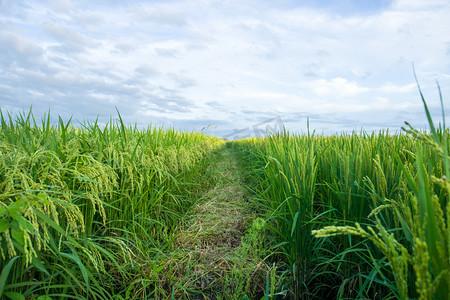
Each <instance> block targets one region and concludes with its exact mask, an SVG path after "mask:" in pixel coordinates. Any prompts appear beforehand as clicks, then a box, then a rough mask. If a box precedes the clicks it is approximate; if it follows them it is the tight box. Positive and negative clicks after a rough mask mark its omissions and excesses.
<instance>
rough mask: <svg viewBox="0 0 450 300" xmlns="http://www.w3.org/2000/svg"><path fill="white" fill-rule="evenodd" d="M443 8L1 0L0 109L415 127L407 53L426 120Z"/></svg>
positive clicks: (415, 0)
mask: <svg viewBox="0 0 450 300" xmlns="http://www.w3.org/2000/svg"><path fill="white" fill-rule="evenodd" d="M449 16H450V1H448V0H428V1H424V0H393V1H388V0H341V1H338V0H317V1H313V0H305V1H301V0H298V1H293V0H265V1H263V0H260V1H257V0H239V1H237V0H236V1H235V0H220V1H219V0H188V1H184V0H166V1H158V0H149V1H144V0H142V1H125V0H98V1H87V0H77V1H71V0H41V1H20V0H0V109H1V110H2V111H3V112H6V111H7V112H10V113H13V114H15V113H18V112H24V111H29V110H30V107H32V111H33V113H34V115H35V117H36V118H38V119H39V118H40V117H42V116H43V115H44V113H46V112H48V111H50V112H51V115H52V116H53V117H54V118H56V116H58V115H59V116H61V117H62V118H63V119H65V120H68V119H69V118H70V117H72V120H73V122H74V124H77V123H78V124H80V123H83V122H86V121H94V120H95V119H96V118H98V120H99V121H100V122H101V123H102V124H105V123H107V122H109V120H110V117H111V116H112V117H113V118H116V117H117V111H116V109H117V110H118V111H119V112H120V114H121V116H122V118H123V119H124V121H125V122H127V123H128V124H137V125H138V126H141V127H147V126H148V125H156V126H164V127H175V128H179V129H182V130H187V131H192V130H197V131H201V130H203V132H206V133H208V134H215V135H217V136H220V137H227V138H230V139H232V138H237V137H243V136H247V135H258V134H264V132H265V133H267V132H269V131H274V130H277V129H279V128H282V127H284V128H286V129H288V130H290V131H296V132H300V133H305V132H306V131H307V126H308V124H309V128H310V130H313V129H314V130H316V132H317V133H318V134H333V133H341V132H352V131H358V132H359V131H360V130H361V129H362V130H365V131H368V132H370V131H372V130H380V129H387V128H389V130H390V131H391V132H396V131H399V130H400V128H401V126H402V125H403V123H404V121H408V122H410V123H411V124H412V125H414V126H416V127H422V128H423V127H425V126H426V118H425V113H424V110H423V105H422V102H421V98H420V94H419V91H418V88H417V84H416V82H415V79H414V72H413V67H412V65H413V64H414V67H415V72H416V74H417V78H418V81H419V83H420V86H421V88H422V90H423V92H424V95H425V98H426V99H427V101H428V105H429V107H430V110H431V112H432V115H433V117H434V118H435V120H436V122H437V121H439V120H441V119H442V117H441V109H440V107H441V106H440V101H439V93H438V89H437V85H436V81H438V82H439V84H440V87H441V90H442V94H443V98H444V102H446V99H450V31H449V29H448V28H450V18H449ZM445 105H447V104H445ZM448 106H449V105H447V107H448Z"/></svg>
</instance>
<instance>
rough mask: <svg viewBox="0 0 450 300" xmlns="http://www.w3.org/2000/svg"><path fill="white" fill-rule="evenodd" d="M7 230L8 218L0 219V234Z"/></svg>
mask: <svg viewBox="0 0 450 300" xmlns="http://www.w3.org/2000/svg"><path fill="white" fill-rule="evenodd" d="M8 228H9V218H4V219H0V233H3V232H5V231H6V230H8Z"/></svg>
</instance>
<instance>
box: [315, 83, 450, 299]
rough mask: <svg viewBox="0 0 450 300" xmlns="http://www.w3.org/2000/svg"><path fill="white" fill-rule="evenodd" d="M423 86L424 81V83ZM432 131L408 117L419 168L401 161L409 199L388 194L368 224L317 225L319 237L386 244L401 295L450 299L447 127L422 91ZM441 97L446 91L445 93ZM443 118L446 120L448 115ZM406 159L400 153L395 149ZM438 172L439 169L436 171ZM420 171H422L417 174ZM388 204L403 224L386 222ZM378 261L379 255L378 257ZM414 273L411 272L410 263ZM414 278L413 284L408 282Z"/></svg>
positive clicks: (385, 247)
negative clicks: (346, 236)
mask: <svg viewBox="0 0 450 300" xmlns="http://www.w3.org/2000/svg"><path fill="white" fill-rule="evenodd" d="M419 91H420V87H419ZM420 94H421V97H422V100H423V104H424V107H425V112H426V115H427V118H428V122H429V125H430V128H431V133H430V134H427V133H423V132H420V131H418V130H416V129H415V128H413V127H412V126H410V125H409V124H408V123H407V125H408V127H409V128H404V130H405V131H406V132H407V133H409V134H410V135H411V136H412V137H414V138H415V139H416V140H417V142H416V150H415V155H414V158H415V162H416V164H415V168H414V169H413V170H411V168H410V166H409V165H408V164H405V165H404V166H402V165H401V166H402V168H401V169H402V172H403V174H404V178H405V181H406V182H407V184H408V187H409V189H410V190H411V191H412V195H411V196H410V197H408V198H406V199H403V200H402V199H399V200H400V201H399V200H387V201H386V202H387V203H388V204H387V205H382V206H378V207H377V208H375V209H374V210H373V211H372V212H371V214H370V215H371V216H374V217H375V219H376V227H375V228H373V227H372V226H369V227H367V230H365V229H363V228H362V227H361V226H360V225H359V224H358V223H356V224H355V226H327V227H324V228H323V229H320V230H315V231H313V235H314V236H316V237H330V236H335V235H341V234H350V235H357V236H360V237H363V238H367V239H368V240H370V241H371V242H372V243H374V244H375V245H376V247H377V248H378V249H379V250H381V252H382V253H383V255H384V256H385V257H386V259H387V260H388V261H389V266H390V268H391V274H392V276H393V278H394V282H395V286H396V294H397V297H398V298H400V299H408V297H409V296H410V295H416V294H417V295H418V297H419V299H448V298H450V290H449V286H448V283H449V282H450V255H449V248H450V247H449V243H450V240H449V238H450V234H449V233H450V231H449V227H448V220H449V211H450V204H449V201H448V197H449V192H450V190H449V188H448V187H449V185H448V183H447V175H448V174H449V172H450V169H449V164H448V142H449V136H448V134H449V133H448V130H447V129H446V128H445V126H444V127H441V128H440V129H439V130H437V129H436V127H435V126H434V124H433V121H432V119H431V116H430V113H429V110H428V107H427V104H426V102H425V99H424V97H423V95H422V92H421V91H420ZM440 98H441V103H442V95H441V97H440ZM443 117H444V121H443V122H444V124H445V115H444V116H443ZM396 158H397V161H399V162H401V158H400V155H399V154H397V155H396ZM430 173H434V174H435V175H431V176H430ZM414 174H417V175H414ZM384 210H391V211H393V212H394V213H395V215H396V217H397V220H398V222H399V225H398V226H392V227H386V225H384V226H383V225H382V224H381V222H380V219H379V217H378V214H379V213H380V212H381V211H384ZM375 263H376V261H375ZM409 268H413V269H414V271H415V273H414V275H413V276H408V269H409ZM409 282H413V284H414V286H411V284H408V283H409Z"/></svg>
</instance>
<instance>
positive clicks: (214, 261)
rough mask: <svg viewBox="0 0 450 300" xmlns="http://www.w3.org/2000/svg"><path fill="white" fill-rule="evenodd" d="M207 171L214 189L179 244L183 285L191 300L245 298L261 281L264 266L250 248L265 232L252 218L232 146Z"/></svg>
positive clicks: (216, 156)
mask: <svg viewBox="0 0 450 300" xmlns="http://www.w3.org/2000/svg"><path fill="white" fill-rule="evenodd" d="M208 172H210V174H211V176H212V179H213V182H214V185H213V186H212V187H211V188H210V189H209V190H208V191H207V192H206V193H205V194H204V196H203V197H202V199H201V201H199V203H198V204H197V205H196V206H195V207H194V208H193V210H192V212H190V213H189V214H188V215H187V216H188V219H186V222H185V223H184V226H183V228H182V230H181V232H180V234H179V235H178V238H177V240H176V242H175V243H176V245H177V246H178V247H179V248H180V251H179V252H180V254H182V255H183V257H179V258H178V259H179V261H178V262H179V263H180V264H181V266H180V267H182V268H184V270H179V271H180V272H184V274H180V275H182V276H183V278H184V280H183V281H182V282H180V284H181V286H183V288H184V292H185V296H186V298H188V299H189V298H190V299H233V298H234V299H242V297H243V296H244V295H247V294H249V293H250V294H251V291H252V290H255V288H256V287H257V284H255V282H259V281H260V279H261V278H258V276H259V275H260V274H259V273H260V272H258V271H259V270H261V269H262V268H261V265H262V261H261V260H260V258H259V253H255V251H254V250H253V249H251V248H254V247H255V244H256V243H258V239H259V238H260V236H261V235H262V232H258V231H260V229H258V228H256V229H255V228H254V227H255V226H252V224H253V219H254V215H253V214H252V212H251V210H252V209H251V207H250V203H249V202H248V201H246V194H245V189H244V186H243V183H242V176H241V172H240V169H239V166H238V164H237V161H236V159H235V157H234V154H233V153H232V151H231V149H230V147H227V145H224V146H223V147H222V148H221V149H218V150H217V151H216V152H215V153H214V154H213V157H212V160H211V165H210V166H209V170H208ZM256 227H257V226H256ZM248 228H251V229H250V230H247V232H246V229H248ZM252 285H253V286H252ZM249 291H250V292H249Z"/></svg>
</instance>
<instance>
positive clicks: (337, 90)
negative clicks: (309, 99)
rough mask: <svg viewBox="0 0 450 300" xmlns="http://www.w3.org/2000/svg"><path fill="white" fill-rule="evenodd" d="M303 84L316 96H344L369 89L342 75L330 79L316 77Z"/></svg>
mask: <svg viewBox="0 0 450 300" xmlns="http://www.w3.org/2000/svg"><path fill="white" fill-rule="evenodd" d="M304 85H305V86H306V87H307V88H309V89H311V90H312V91H313V93H314V94H315V95H317V96H331V95H334V96H337V97H344V96H350V95H357V94H361V93H364V92H367V91H370V89H369V88H366V87H360V86H358V84H357V83H356V82H354V81H352V82H350V81H348V80H347V79H345V78H342V77H337V78H333V79H331V80H326V79H317V80H313V81H310V82H307V83H304Z"/></svg>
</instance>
